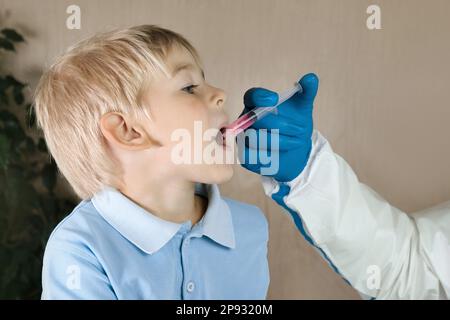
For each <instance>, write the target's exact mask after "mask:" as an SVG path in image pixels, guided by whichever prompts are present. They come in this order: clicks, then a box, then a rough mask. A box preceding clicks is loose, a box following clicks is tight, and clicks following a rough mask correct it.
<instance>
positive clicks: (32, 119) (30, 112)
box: [26, 103, 36, 128]
mask: <svg viewBox="0 0 450 320" xmlns="http://www.w3.org/2000/svg"><path fill="white" fill-rule="evenodd" d="M26 110H27V123H28V127H29V128H33V127H34V125H35V124H36V113H35V111H34V108H33V106H32V105H31V103H29V104H27V105H26Z"/></svg>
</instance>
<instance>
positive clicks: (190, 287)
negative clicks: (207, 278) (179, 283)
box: [186, 281, 195, 293]
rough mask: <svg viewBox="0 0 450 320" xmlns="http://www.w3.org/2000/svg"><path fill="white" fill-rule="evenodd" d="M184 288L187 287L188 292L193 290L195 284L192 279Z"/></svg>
mask: <svg viewBox="0 0 450 320" xmlns="http://www.w3.org/2000/svg"><path fill="white" fill-rule="evenodd" d="M186 289H187V292H189V293H191V292H193V291H194V289H195V284H194V283H193V282H192V281H189V282H188V284H187V287H186Z"/></svg>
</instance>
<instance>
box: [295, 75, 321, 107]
mask: <svg viewBox="0 0 450 320" xmlns="http://www.w3.org/2000/svg"><path fill="white" fill-rule="evenodd" d="M298 83H300V85H301V86H302V88H303V92H302V93H301V95H300V96H301V98H302V100H304V101H306V102H313V101H314V98H315V97H316V95H317V90H318V89H319V78H318V77H317V76H316V75H315V74H314V73H308V74H306V75H304V76H303V77H302V78H301V79H300V80H299V81H298Z"/></svg>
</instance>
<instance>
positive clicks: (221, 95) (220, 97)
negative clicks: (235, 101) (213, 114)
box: [212, 88, 227, 108]
mask: <svg viewBox="0 0 450 320" xmlns="http://www.w3.org/2000/svg"><path fill="white" fill-rule="evenodd" d="M212 99H213V103H214V105H215V106H217V107H219V108H222V107H223V105H224V104H225V101H226V99H227V95H226V94H225V91H223V90H222V89H218V88H214V94H213V96H212Z"/></svg>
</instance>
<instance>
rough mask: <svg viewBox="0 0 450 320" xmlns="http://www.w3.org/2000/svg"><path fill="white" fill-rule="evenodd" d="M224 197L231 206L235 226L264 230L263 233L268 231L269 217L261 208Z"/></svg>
mask: <svg viewBox="0 0 450 320" xmlns="http://www.w3.org/2000/svg"><path fill="white" fill-rule="evenodd" d="M222 199H223V200H224V201H225V203H226V204H227V205H228V207H229V208H230V213H231V217H232V220H233V226H234V227H235V228H238V229H239V228H242V229H248V228H252V229H253V230H256V231H263V233H267V229H268V223H267V219H266V216H265V215H264V213H263V212H262V211H261V209H260V208H258V207H257V206H255V205H252V204H249V203H245V202H241V201H237V200H234V199H230V198H226V197H222Z"/></svg>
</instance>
